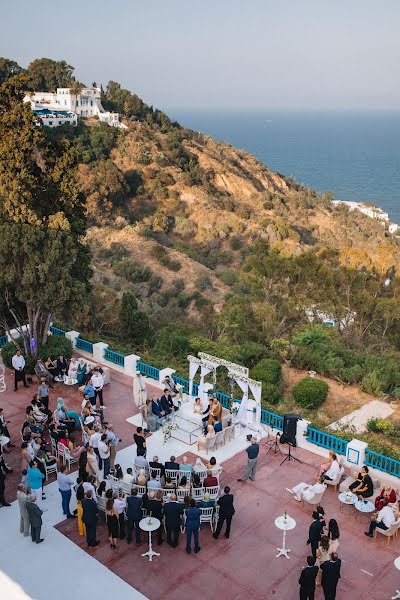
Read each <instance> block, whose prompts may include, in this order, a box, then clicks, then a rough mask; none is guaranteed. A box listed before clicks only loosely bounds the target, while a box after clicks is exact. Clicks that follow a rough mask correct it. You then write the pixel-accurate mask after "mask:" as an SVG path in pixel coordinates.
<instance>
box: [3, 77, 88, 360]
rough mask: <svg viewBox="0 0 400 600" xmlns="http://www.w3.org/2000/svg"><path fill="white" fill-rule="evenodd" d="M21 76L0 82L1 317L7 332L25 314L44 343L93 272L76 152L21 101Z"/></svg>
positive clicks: (32, 335)
mask: <svg viewBox="0 0 400 600" xmlns="http://www.w3.org/2000/svg"><path fill="white" fill-rule="evenodd" d="M26 80H27V78H26V76H25V75H19V76H17V77H13V78H12V79H10V80H8V81H7V82H6V83H4V84H3V86H2V87H1V88H0V321H1V324H2V326H3V328H4V329H5V330H6V331H7V332H9V330H10V329H11V328H12V327H15V326H17V327H18V328H19V329H20V333H21V334H22V333H23V332H22V329H21V326H22V324H23V323H24V322H26V320H27V321H28V323H29V333H23V335H22V340H23V343H24V346H25V351H26V352H29V350H30V347H31V341H32V338H34V339H35V342H36V344H39V345H43V344H45V342H46V338H47V331H48V328H49V324H50V321H51V319H52V317H53V316H58V317H60V318H62V319H63V320H64V319H68V317H70V316H71V314H72V313H73V312H74V310H76V309H77V308H78V306H79V304H80V303H81V301H82V297H83V296H84V294H85V291H86V289H87V285H88V284H87V282H88V280H89V276H90V268H89V262H90V255H89V252H88V249H87V247H86V246H85V245H84V243H83V237H84V235H85V232H86V225H85V214H84V197H83V196H82V194H81V193H80V191H79V187H78V183H77V178H76V164H75V152H74V150H73V148H72V147H71V145H70V142H68V141H67V140H64V141H49V140H47V139H46V136H45V133H44V131H43V129H42V128H40V127H38V122H37V119H36V117H35V116H34V114H33V113H32V111H31V110H30V107H29V105H27V104H24V103H23V102H22V98H23V95H24V91H23V90H24V88H25V86H26Z"/></svg>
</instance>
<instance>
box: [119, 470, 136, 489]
mask: <svg viewBox="0 0 400 600" xmlns="http://www.w3.org/2000/svg"><path fill="white" fill-rule="evenodd" d="M132 473H133V471H132V469H131V467H128V468H127V470H126V473H125V475H124V476H123V478H122V481H123V482H124V483H127V484H128V485H131V484H132V483H133V482H134V481H135V478H134V476H133V474H132Z"/></svg>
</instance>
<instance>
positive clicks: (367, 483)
mask: <svg viewBox="0 0 400 600" xmlns="http://www.w3.org/2000/svg"><path fill="white" fill-rule="evenodd" d="M349 488H350V490H351V491H352V492H353V494H357V496H358V497H359V498H370V497H371V496H372V494H373V493H374V484H373V483H372V479H371V476H370V474H369V469H368V467H365V466H364V467H362V469H361V473H359V474H358V478H357V479H356V481H355V482H354V483H352V484H351V485H350V486H349Z"/></svg>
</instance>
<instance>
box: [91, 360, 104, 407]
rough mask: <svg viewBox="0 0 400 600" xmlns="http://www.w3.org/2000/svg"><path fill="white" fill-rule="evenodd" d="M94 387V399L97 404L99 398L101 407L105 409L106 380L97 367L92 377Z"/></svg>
mask: <svg viewBox="0 0 400 600" xmlns="http://www.w3.org/2000/svg"><path fill="white" fill-rule="evenodd" d="M92 385H93V387H94V399H95V402H97V396H98V397H99V401H100V406H101V407H103V386H104V380H103V375H102V374H101V373H100V371H99V369H98V368H97V367H96V368H95V370H94V371H93V375H92Z"/></svg>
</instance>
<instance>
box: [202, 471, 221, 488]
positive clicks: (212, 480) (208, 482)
mask: <svg viewBox="0 0 400 600" xmlns="http://www.w3.org/2000/svg"><path fill="white" fill-rule="evenodd" d="M215 485H218V479H217V478H216V477H214V475H213V474H212V472H211V471H207V477H206V478H205V479H204V481H203V486H204V487H214V486H215Z"/></svg>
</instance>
